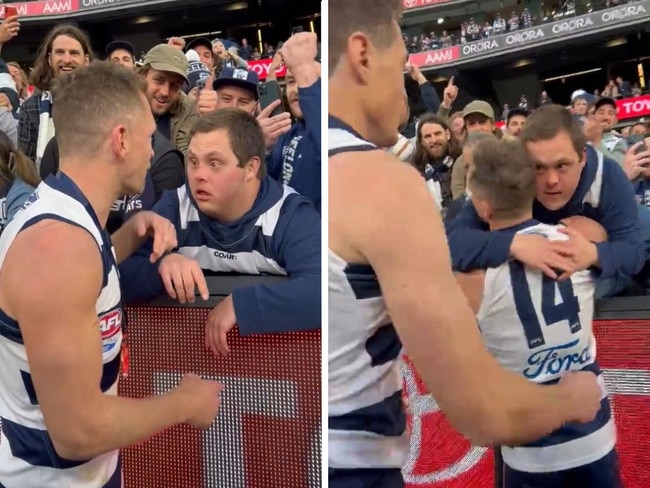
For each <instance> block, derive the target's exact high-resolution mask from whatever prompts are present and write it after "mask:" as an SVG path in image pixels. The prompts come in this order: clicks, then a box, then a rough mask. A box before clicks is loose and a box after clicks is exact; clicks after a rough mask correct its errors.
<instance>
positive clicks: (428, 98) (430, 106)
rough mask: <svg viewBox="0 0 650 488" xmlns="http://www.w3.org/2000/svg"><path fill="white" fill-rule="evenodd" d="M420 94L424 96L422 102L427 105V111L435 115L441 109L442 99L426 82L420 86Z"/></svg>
mask: <svg viewBox="0 0 650 488" xmlns="http://www.w3.org/2000/svg"><path fill="white" fill-rule="evenodd" d="M420 93H421V94H422V101H423V102H424V105H426V107H427V110H428V111H429V112H431V113H432V114H435V113H436V112H437V111H438V108H440V97H439V96H438V93H437V92H436V90H435V88H433V86H431V83H429V82H426V83H422V84H421V85H420Z"/></svg>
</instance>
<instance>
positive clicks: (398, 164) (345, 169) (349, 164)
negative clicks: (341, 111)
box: [329, 149, 425, 196]
mask: <svg viewBox="0 0 650 488" xmlns="http://www.w3.org/2000/svg"><path fill="white" fill-rule="evenodd" d="M329 178H330V185H331V184H332V183H334V184H337V183H338V182H340V181H341V180H344V181H347V182H348V183H349V184H354V185H355V186H357V189H358V190H359V191H361V192H363V191H368V192H369V193H376V192H378V191H379V192H382V193H383V194H384V195H385V196H388V195H392V194H399V193H403V192H408V189H409V188H412V187H413V185H417V186H419V187H422V188H423V189H424V188H425V185H424V182H423V180H422V176H421V175H420V174H419V173H418V171H417V170H416V169H415V168H414V167H413V166H412V165H410V164H407V163H404V162H402V161H400V160H399V159H397V158H396V157H395V156H393V155H392V154H390V153H389V152H387V151H384V150H380V149H377V150H371V151H362V152H343V153H340V154H337V155H336V156H333V157H331V158H330V163H329Z"/></svg>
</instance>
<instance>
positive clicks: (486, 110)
mask: <svg viewBox="0 0 650 488" xmlns="http://www.w3.org/2000/svg"><path fill="white" fill-rule="evenodd" d="M471 114H481V115H485V116H486V117H487V118H488V119H490V120H494V109H493V108H492V105H490V104H489V103H487V102H484V101H483V100H474V101H473V102H469V103H468V104H467V105H466V106H465V108H464V109H463V118H465V117H467V116H468V115H471Z"/></svg>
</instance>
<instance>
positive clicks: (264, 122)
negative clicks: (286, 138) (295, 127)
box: [257, 100, 291, 150]
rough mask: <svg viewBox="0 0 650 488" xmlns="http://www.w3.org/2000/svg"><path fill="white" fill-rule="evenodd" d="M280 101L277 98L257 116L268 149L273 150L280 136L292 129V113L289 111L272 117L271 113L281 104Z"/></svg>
mask: <svg viewBox="0 0 650 488" xmlns="http://www.w3.org/2000/svg"><path fill="white" fill-rule="evenodd" d="M280 103H281V102H280V100H276V101H275V102H273V103H272V104H271V105H269V106H268V107H266V108H265V109H264V110H262V111H261V112H260V114H259V115H258V116H257V122H259V124H260V127H261V128H262V133H263V134H264V142H265V144H266V149H267V150H271V149H272V148H273V146H274V145H275V143H276V142H277V141H278V138H279V137H280V136H282V135H283V134H286V133H287V132H289V129H291V114H290V113H289V112H282V113H281V114H280V115H276V116H275V117H271V113H272V112H273V111H274V110H275V109H276V108H277V107H279V106H280Z"/></svg>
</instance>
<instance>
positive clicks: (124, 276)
mask: <svg viewBox="0 0 650 488" xmlns="http://www.w3.org/2000/svg"><path fill="white" fill-rule="evenodd" d="M151 210H152V211H153V212H155V213H157V214H158V215H161V216H163V217H165V218H167V219H168V220H169V221H170V222H171V223H172V224H173V225H174V228H175V229H176V232H177V234H178V233H179V229H180V222H179V221H180V217H179V209H178V196H177V193H176V191H166V192H165V193H163V196H162V197H161V198H160V200H158V202H157V203H156V205H154V207H153V208H152V209H151ZM177 237H178V239H179V242H180V239H181V237H180V235H178V236H177ZM152 251H153V242H152V240H151V239H148V240H147V241H146V242H145V243H144V244H143V245H142V246H140V248H139V249H138V250H137V251H136V252H135V253H134V254H133V255H132V256H131V257H130V258H128V259H126V260H125V261H124V262H122V264H121V265H120V267H119V270H120V283H121V285H122V299H123V300H124V303H126V304H127V305H137V304H139V303H145V302H148V301H149V300H153V299H154V298H157V297H159V296H160V295H162V294H163V293H164V291H165V287H164V285H163V282H162V279H161V278H160V274H159V273H158V265H159V264H160V261H158V262H157V263H151V262H149V256H151V252H152Z"/></svg>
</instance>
